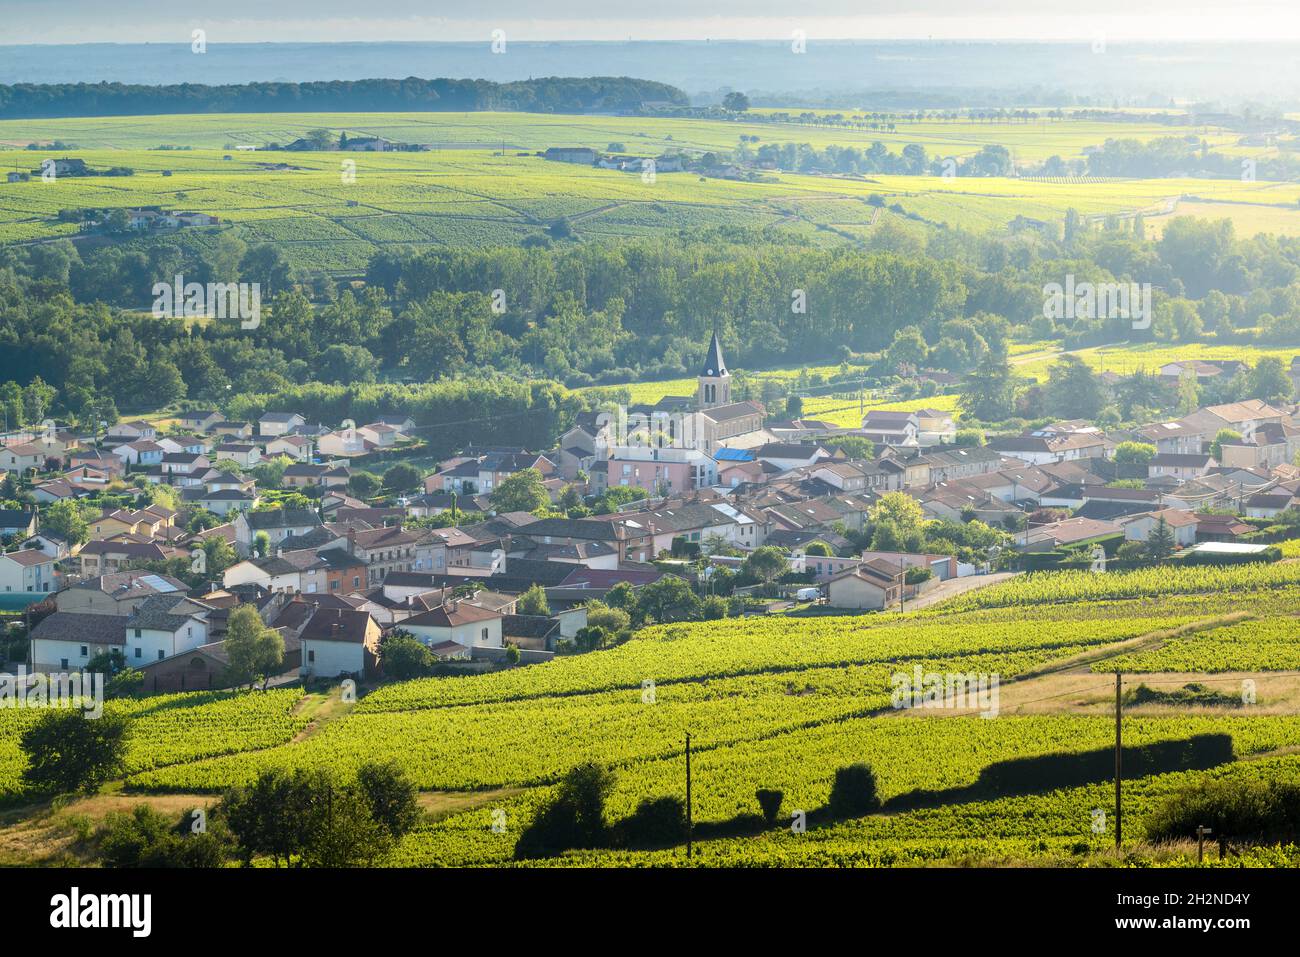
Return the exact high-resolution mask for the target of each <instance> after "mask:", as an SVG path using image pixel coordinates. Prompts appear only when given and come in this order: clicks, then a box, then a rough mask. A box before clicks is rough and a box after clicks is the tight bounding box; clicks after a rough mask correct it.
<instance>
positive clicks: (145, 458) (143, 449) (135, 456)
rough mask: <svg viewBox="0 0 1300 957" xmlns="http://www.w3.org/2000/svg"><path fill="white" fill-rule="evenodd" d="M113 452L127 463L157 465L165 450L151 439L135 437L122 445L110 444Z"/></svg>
mask: <svg viewBox="0 0 1300 957" xmlns="http://www.w3.org/2000/svg"><path fill="white" fill-rule="evenodd" d="M112 449H113V454H114V455H116V456H117V457H118V458H120V459H121V460H122V461H123V462H125V463H126V464H127V465H158V464H159V463H160V462H162V460H163V455H164V454H165V450H164V449H163V447H162V446H161V445H159V444H158V443H157V442H155V441H153V440H152V439H136V440H135V441H133V442H127V443H125V444H123V445H117V446H112Z"/></svg>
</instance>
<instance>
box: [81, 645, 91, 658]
mask: <svg viewBox="0 0 1300 957" xmlns="http://www.w3.org/2000/svg"><path fill="white" fill-rule="evenodd" d="M89 654H90V652H89V649H87V648H86V646H85V645H82V646H81V657H83V658H86V657H88V656H89Z"/></svg>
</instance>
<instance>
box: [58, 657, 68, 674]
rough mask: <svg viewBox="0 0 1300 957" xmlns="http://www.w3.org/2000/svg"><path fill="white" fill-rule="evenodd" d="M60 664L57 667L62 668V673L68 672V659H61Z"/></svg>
mask: <svg viewBox="0 0 1300 957" xmlns="http://www.w3.org/2000/svg"><path fill="white" fill-rule="evenodd" d="M61 662H62V663H61V664H60V665H59V667H60V668H62V669H63V670H64V671H67V670H68V659H67V658H63V659H61Z"/></svg>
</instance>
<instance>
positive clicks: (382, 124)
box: [0, 113, 1300, 273]
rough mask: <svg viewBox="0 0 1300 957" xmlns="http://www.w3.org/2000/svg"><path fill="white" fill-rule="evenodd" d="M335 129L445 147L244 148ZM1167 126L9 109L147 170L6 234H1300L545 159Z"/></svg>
mask: <svg viewBox="0 0 1300 957" xmlns="http://www.w3.org/2000/svg"><path fill="white" fill-rule="evenodd" d="M318 127H324V128H329V129H331V130H334V131H339V130H347V131H348V132H349V133H350V134H352V135H358V134H374V135H382V136H387V137H390V138H394V139H397V140H404V141H413V142H421V143H431V144H436V146H437V148H436V149H435V150H433V151H432V152H427V153H383V154H374V153H336V152H329V153H298V152H295V153H287V152H270V151H266V150H263V149H258V150H257V151H251V152H250V151H242V150H237V149H235V148H234V147H235V146H237V145H244V146H258V147H264V146H265V145H266V144H268V143H271V142H278V143H285V142H288V141H290V140H292V139H294V138H296V137H298V136H301V135H302V134H304V133H306V132H308V131H309V130H311V129H315V128H318ZM1167 132H1168V130H1167V129H1164V128H1159V127H1152V128H1149V129H1148V128H1146V127H1141V126H1134V125H1130V124H1111V125H1106V124H1096V123H1085V122H1059V123H1049V122H1041V123H1031V124H1025V125H1019V124H1017V125H1005V124H980V123H970V122H959V123H951V124H948V123H922V124H916V125H910V124H909V125H907V126H906V127H900V128H899V130H898V131H897V132H896V133H894V134H883V133H875V132H873V131H870V130H868V131H856V130H845V129H838V128H823V127H817V126H806V125H800V124H780V125H772V124H762V123H751V124H746V123H743V122H737V123H728V122H722V121H702V120H701V121H695V120H657V119H641V118H624V117H603V116H602V117H592V116H578V117H574V116H543V115H537V114H493V113H476V114H379V115H371V114H356V115H353V114H304V115H299V114H275V115H256V116H252V115H197V116H167V117H120V118H103V119H86V120H48V121H45V120H43V121H4V122H0V171H4V172H7V171H19V172H22V171H27V172H30V171H31V170H34V169H36V168H37V167H38V166H39V164H40V162H41V161H42V160H43V159H45V158H47V155H49V154H47V153H46V152H44V151H41V150H34V151H33V150H26V149H21V148H19V147H21V146H24V145H26V144H28V143H31V142H50V141H53V140H55V139H58V140H61V141H63V142H65V143H68V144H71V147H70V148H69V149H67V150H62V151H59V152H60V153H61V154H62V153H66V154H67V155H70V156H76V157H79V158H81V159H84V160H85V161H86V162H87V164H88V165H89V166H90V167H91V168H93V169H106V168H109V167H113V166H126V167H130V168H132V169H134V170H135V171H136V175H135V176H133V177H123V178H108V177H91V178H84V177H64V178H62V179H60V180H57V181H55V182H53V183H46V182H42V181H40V179H39V178H36V179H33V180H32V181H29V182H17V183H0V241H29V240H38V239H45V238H50V237H56V236H70V235H75V233H76V227H75V225H73V224H71V223H60V222H58V221H57V218H56V217H57V214H58V212H59V210H60V209H76V208H103V207H131V206H161V207H164V208H169V209H193V210H198V211H202V212H207V213H213V214H216V215H218V216H221V217H222V219H223V220H224V221H225V223H226V228H229V229H233V230H234V231H236V233H237V234H238V235H240V236H241V237H242V238H244V239H246V240H249V241H274V242H276V243H278V244H280V245H281V246H282V247H283V248H284V249H286V251H287V252H288V253H289V254H290V256H291V257H292V258H293V259H294V260H296V261H297V262H299V263H302V264H304V265H310V266H312V267H314V268H324V269H327V270H329V271H332V272H335V273H354V272H356V271H357V270H358V269H360V268H361V267H363V266H364V264H365V262H366V260H367V258H368V257H369V256H370V255H371V254H373V252H374V251H375V250H376V249H378V248H380V247H382V246H385V245H393V244H406V245H414V246H429V245H433V246H437V245H469V246H486V245H498V244H507V245H509V244H515V243H518V242H520V241H522V240H523V239H525V238H526V237H528V236H535V235H540V234H541V233H542V232H543V231H544V229H545V227H546V225H547V224H548V223H550V222H552V221H554V220H555V219H557V218H560V217H566V218H568V219H569V220H570V222H571V225H572V227H573V231H574V233H575V234H576V235H577V236H578V237H579V238H583V239H599V238H602V237H615V236H636V235H644V234H647V233H656V232H664V231H675V230H679V229H692V228H703V227H708V226H725V225H742V226H749V227H757V228H762V229H767V230H770V231H772V232H773V233H775V232H778V231H783V230H784V231H792V232H794V233H796V234H798V235H801V236H806V237H809V238H811V239H813V240H814V241H816V242H822V243H828V244H842V243H863V242H865V241H867V240H868V239H869V238H870V230H871V229H872V223H873V222H875V221H877V217H878V210H877V209H876V208H875V207H873V206H871V205H869V204H868V202H867V200H868V197H870V196H871V195H872V194H879V195H882V196H884V197H885V198H886V199H887V201H888V202H889V203H891V204H892V203H898V204H900V205H901V206H902V208H903V209H904V210H905V211H906V212H907V213H911V214H915V215H917V216H920V217H923V218H924V219H925V220H927V221H930V222H936V223H947V224H951V225H961V226H965V227H969V228H972V229H999V228H1002V227H1004V226H1005V225H1006V224H1007V223H1008V222H1010V221H1011V220H1012V219H1014V218H1015V217H1016V216H1027V217H1030V218H1034V219H1044V220H1048V221H1059V220H1060V219H1062V218H1063V216H1064V214H1065V211H1066V210H1067V209H1069V208H1074V209H1077V210H1079V211H1080V212H1081V213H1083V214H1085V215H1088V216H1093V217H1104V216H1107V215H1125V214H1129V213H1132V212H1134V211H1139V210H1143V211H1147V212H1148V213H1150V214H1152V215H1158V214H1160V213H1162V212H1164V211H1166V210H1169V209H1170V208H1172V204H1175V203H1176V202H1177V201H1178V200H1179V198H1180V197H1183V196H1195V197H1197V203H1196V204H1195V207H1194V209H1195V211H1196V212H1202V211H1209V212H1211V213H1218V214H1220V215H1223V216H1228V215H1232V216H1234V218H1236V217H1246V214H1247V213H1249V214H1250V215H1252V216H1253V217H1254V220H1250V219H1249V218H1242V219H1241V225H1242V229H1243V231H1249V229H1251V228H1253V227H1252V226H1251V223H1252V222H1254V223H1255V225H1257V226H1258V227H1259V228H1260V229H1268V230H1275V231H1279V232H1288V233H1290V232H1292V231H1300V227H1298V226H1297V223H1300V208H1298V207H1297V206H1296V200H1297V197H1300V187H1297V186H1295V185H1294V184H1276V183H1265V182H1254V183H1241V182H1236V181H1232V180H1108V181H1076V182H1069V181H1052V182H1047V181H1031V180H1027V179H962V178H960V177H958V178H953V179H944V178H942V177H901V176H876V177H830V176H808V175H794V174H771V175H770V176H769V177H768V178H770V179H771V180H772V181H771V182H762V183H749V182H735V181H728V180H715V179H708V180H703V179H701V178H700V177H698V176H696V175H694V174H689V173H663V174H660V175H659V176H658V177H657V178H656V179H655V181H654V182H653V183H645V182H643V181H642V180H641V178H640V177H639V176H636V175H630V174H626V173H621V172H617V171H612V170H599V169H592V168H586V167H578V166H572V165H568V164H561V163H551V162H547V161H544V160H542V159H540V158H538V157H536V156H533V155H526V154H531V153H533V152H535V151H537V150H540V149H543V148H546V147H549V146H558V145H587V146H593V147H596V148H598V149H604V148H606V147H607V146H609V145H610V144H614V143H621V144H622V145H623V146H624V147H625V148H626V150H627V151H628V152H631V153H641V154H645V155H657V154H658V153H659V152H661V151H663V150H665V149H674V148H676V149H687V150H691V151H705V150H717V149H727V148H730V147H732V146H734V145H735V144H736V142H737V137H739V136H740V135H757V136H759V137H760V141H761V142H792V141H793V142H807V143H811V144H813V145H817V146H825V145H828V144H830V143H842V144H854V145H858V146H863V147H865V146H867V145H869V144H870V143H871V142H872V141H874V140H876V139H880V140H882V141H884V142H886V143H887V144H888V145H889V146H890V148H891V149H895V150H897V149H901V147H902V146H903V145H905V144H906V143H909V142H922V143H924V144H925V145H926V148H927V149H928V150H930V151H931V153H949V152H950V153H951V154H952V155H964V154H965V153H969V152H972V151H975V150H977V149H979V148H980V147H981V146H983V145H986V144H988V143H998V142H1005V143H1007V144H1008V145H1009V146H1013V147H1014V148H1015V149H1016V151H1017V158H1018V159H1022V160H1023V159H1038V158H1041V157H1042V156H1045V155H1052V154H1060V155H1064V156H1074V155H1076V154H1077V153H1078V152H1079V151H1080V150H1082V148H1083V147H1084V146H1087V145H1091V144H1096V143H1100V142H1101V141H1103V140H1104V139H1106V138H1107V137H1108V136H1136V137H1138V138H1146V137H1150V136H1154V135H1163V134H1165V133H1167ZM5 146H8V147H11V148H8V149H5V148H4V147H5ZM163 146H168V147H174V148H172V149H161V148H160V147H163ZM227 157H228V158H227ZM345 161H350V162H353V163H355V170H351V169H348V170H345V169H344V166H343V164H344V162H345ZM276 163H285V164H289V165H290V166H291V167H294V168H292V169H288V170H276V171H272V170H268V169H266V168H264V165H263V164H276ZM164 171H167V172H169V173H170V174H171V175H169V176H164V175H163V173H164ZM352 172H354V173H355V176H354V177H352V176H351V175H350V174H351V173H352ZM345 173H347V174H349V175H345ZM1237 204H1250V205H1248V206H1247V205H1237ZM1293 217H1294V219H1293ZM1151 228H1152V229H1153V230H1155V229H1158V228H1159V226H1158V224H1155V223H1153V224H1152V227H1151Z"/></svg>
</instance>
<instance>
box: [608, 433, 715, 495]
mask: <svg viewBox="0 0 1300 957" xmlns="http://www.w3.org/2000/svg"><path fill="white" fill-rule="evenodd" d="M605 468H606V470H605V472H604V476H605V478H604V481H603V482H598V483H597V485H596V487H597V489H598V490H600V491H604V489H605V488H608V487H612V486H615V485H620V486H633V487H636V488H641V489H645V491H646V493H647V494H648V495H649V496H650V497H651V498H657V497H663V496H671V495H678V494H681V493H683V492H689V491H693V490H696V489H702V488H707V487H708V486H711V485H716V484H717V481H718V474H717V463H715V462H714V460H713V459H712V458H711V457H710V456H709V455H708V454H707V453H706V452H703V451H701V450H700V449H681V448H655V447H653V446H641V445H635V446H619V447H616V448H613V449H611V450H610V458H609V461H608V462H606V463H605Z"/></svg>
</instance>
